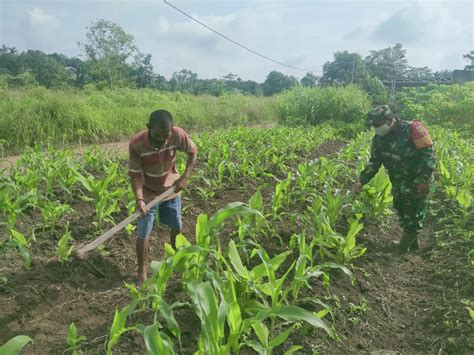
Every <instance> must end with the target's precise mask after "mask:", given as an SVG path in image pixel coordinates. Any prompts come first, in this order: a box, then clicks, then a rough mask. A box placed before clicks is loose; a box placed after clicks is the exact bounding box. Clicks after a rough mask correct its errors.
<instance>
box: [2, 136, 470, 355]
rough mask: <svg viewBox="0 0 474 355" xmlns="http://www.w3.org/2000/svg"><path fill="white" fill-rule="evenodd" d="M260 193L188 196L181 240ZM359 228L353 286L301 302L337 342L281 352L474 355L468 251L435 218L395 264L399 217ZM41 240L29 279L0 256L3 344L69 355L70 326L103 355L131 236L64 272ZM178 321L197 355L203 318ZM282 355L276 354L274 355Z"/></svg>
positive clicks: (76, 223) (155, 246) (78, 224)
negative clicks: (203, 218) (360, 249)
mask: <svg viewBox="0 0 474 355" xmlns="http://www.w3.org/2000/svg"><path fill="white" fill-rule="evenodd" d="M344 144H345V142H344V141H340V140H334V141H330V142H326V143H324V144H322V145H321V146H320V147H319V148H317V149H316V150H315V151H314V152H313V153H312V154H311V155H310V156H309V157H308V159H316V158H318V157H321V156H328V155H331V154H335V153H336V152H337V151H338V150H339V149H340V148H341V147H342V146H343V145H344ZM258 188H260V189H261V190H262V193H263V195H264V199H265V200H266V201H268V200H269V199H271V194H272V192H273V189H272V188H270V187H265V186H257V185H256V184H255V183H252V182H250V181H243V182H242V184H241V186H233V187H226V188H225V189H223V190H222V191H219V192H218V193H216V194H215V196H214V197H212V198H211V199H209V200H208V201H204V200H202V199H201V198H200V197H199V196H198V195H197V193H195V192H194V190H191V192H186V193H185V194H184V196H183V198H184V203H183V204H184V206H185V209H184V212H183V218H184V219H183V221H184V228H183V229H184V230H183V234H184V235H185V236H187V237H188V238H189V239H191V240H192V239H193V238H194V237H193V236H194V232H195V231H194V229H195V220H196V217H197V216H198V215H199V214H200V213H203V212H204V213H208V214H211V213H212V212H214V211H216V210H217V209H219V208H221V207H223V206H225V205H226V204H227V203H229V202H234V201H243V202H246V201H248V199H249V197H250V196H251V195H252V194H253V193H254V192H255V191H256V190H257V189H258ZM73 207H74V209H75V211H76V212H77V213H76V214H74V215H72V216H71V219H70V228H71V229H72V234H73V237H74V239H75V243H76V244H77V243H82V242H84V241H86V240H90V239H91V238H92V234H91V230H93V228H94V227H93V226H91V225H88V224H84V221H90V220H91V217H90V216H91V214H92V213H93V211H92V210H91V209H90V208H89V207H88V206H87V204H86V203H85V202H82V201H77V202H76V203H75V204H74V205H73ZM35 213H36V212H35V211H30V213H29V214H28V218H26V219H23V220H21V223H22V224H23V225H21V224H20V227H19V229H20V230H22V229H23V230H24V231H26V230H28V227H29V226H31V225H32V224H34V225H36V224H38V223H39V221H40V220H39V218H38V216H37V215H36V214H35ZM120 217H124V216H118V219H120ZM364 223H365V224H366V226H365V228H364V230H363V231H362V232H361V234H360V235H359V238H358V239H359V241H360V242H362V243H363V244H364V245H365V246H366V247H367V252H366V254H365V255H364V256H362V257H361V258H359V259H357V260H356V261H355V262H354V268H353V272H354V276H355V282H354V284H353V285H352V284H351V281H350V279H349V278H348V277H347V276H346V275H343V274H342V273H340V272H333V273H331V274H330V277H331V282H330V287H329V290H326V289H324V287H323V285H322V283H321V281H319V280H315V281H313V289H312V291H305V293H304V295H305V296H311V297H314V296H318V297H319V299H320V300H321V301H322V302H325V303H326V304H328V305H330V306H331V307H332V312H331V314H330V315H327V316H326V318H325V319H326V321H327V322H328V323H330V324H332V326H333V328H334V329H335V331H336V334H337V340H333V339H329V338H328V337H327V336H326V335H325V334H324V333H323V331H320V330H313V329H310V328H307V327H302V328H300V329H299V331H297V332H295V333H294V334H293V335H292V336H291V337H290V341H289V342H288V343H287V344H285V349H286V348H289V346H291V343H293V344H295V345H302V346H303V348H302V349H301V350H300V351H299V352H298V353H308V354H313V353H321V354H328V353H330V354H353V353H370V354H414V353H417V354H441V353H450V354H468V353H474V343H473V340H472V338H473V337H472V336H470V335H472V325H469V323H467V322H465V321H461V320H462V319H466V312H467V310H466V305H464V304H462V303H461V302H460V300H462V299H468V298H469V297H472V295H473V294H474V290H473V285H474V283H473V282H471V283H469V282H467V281H468V280H471V281H472V275H469V274H468V270H467V268H466V265H467V260H466V255H467V251H466V250H464V249H459V248H449V247H443V248H441V247H439V246H438V244H439V243H436V237H435V235H436V234H437V232H438V230H439V229H440V228H441V226H439V225H438V224H437V220H436V219H434V218H432V219H431V220H428V221H427V228H426V230H425V231H424V233H423V236H422V246H421V249H420V250H418V251H415V252H411V253H410V254H409V255H407V256H406V257H405V258H401V259H398V258H395V257H393V251H394V250H395V245H394V244H393V243H392V241H393V240H397V239H398V238H399V235H400V229H399V227H398V223H397V220H396V217H395V216H394V215H393V216H391V217H390V218H388V219H386V221H385V223H383V224H380V223H375V222H370V221H364ZM292 227H293V226H282V227H281V231H280V232H281V236H282V238H283V239H284V240H287V239H288V238H289V236H290V235H291V230H292V229H293V228H292ZM58 229H60V227H58ZM225 231H226V229H224V232H223V233H222V235H223V236H224V237H225V236H226V233H225ZM3 234H4V233H3ZM167 234H168V232H167V231H166V229H165V228H163V227H161V226H160V227H158V228H155V229H154V231H153V232H152V236H151V240H152V243H151V244H152V248H151V252H150V260H162V259H163V258H164V253H163V245H164V242H166V241H167V240H168V237H167ZM46 235H47V236H48V239H46V240H45V236H46ZM46 235H45V236H43V235H42V231H38V232H37V239H38V241H41V242H38V243H33V246H32V250H31V254H32V257H33V265H32V267H31V269H30V270H29V271H26V270H25V269H24V267H23V264H22V260H21V258H20V256H19V254H18V253H17V251H16V250H14V249H12V248H9V247H8V248H5V249H4V250H0V253H1V254H2V260H1V261H0V274H1V275H5V276H6V277H7V278H8V281H7V282H6V283H3V284H0V310H1V312H0V344H2V343H4V342H5V341H7V340H8V339H10V338H12V337H14V336H16V335H19V334H24V335H29V336H30V337H32V338H34V344H32V345H28V346H27V347H25V348H24V353H25V354H42V353H53V354H61V353H63V352H64V351H65V350H66V349H67V344H66V337H67V331H68V326H69V324H71V323H72V322H74V323H75V325H76V326H77V329H78V334H79V335H85V336H86V337H87V340H86V341H85V342H84V343H83V345H82V347H81V349H82V350H84V351H86V352H87V353H91V354H96V353H105V351H106V341H107V335H108V331H109V328H110V325H111V323H112V320H113V317H114V312H115V309H116V308H117V307H119V308H120V307H123V306H125V305H126V304H128V303H129V302H130V298H129V291H128V290H127V288H126V287H124V282H129V283H133V282H135V280H136V276H135V270H136V262H135V249H134V244H135V242H134V237H133V236H128V235H127V234H126V232H124V231H122V232H120V233H118V234H117V235H116V236H115V237H114V238H112V239H111V240H109V242H107V243H106V245H105V247H104V248H103V249H102V250H101V251H98V250H96V251H93V252H91V253H90V254H89V255H88V257H87V258H86V259H85V260H79V259H75V258H73V259H72V260H71V261H70V262H67V263H65V264H61V263H59V262H58V261H57V259H56V258H55V256H54V253H55V246H56V243H57V241H58V239H59V235H58V233H51V232H50V231H46ZM453 237H454V238H455V236H453ZM275 243H276V242H275V241H274V240H273V241H266V242H265V248H266V249H267V250H268V251H269V253H271V252H272V251H275V252H276V251H278V250H280V251H281V249H280V248H279V246H277V245H276V244H275ZM166 295H167V298H168V299H169V300H170V302H169V303H173V302H174V301H177V300H179V301H182V302H186V301H187V299H186V297H185V294H184V292H183V290H182V289H181V283H180V282H179V280H178V279H177V278H173V279H172V280H171V281H170V283H169V285H168V288H167V293H166ZM302 305H304V307H305V308H307V309H313V310H319V309H320V308H321V307H320V306H315V305H314V304H312V303H304V304H302ZM174 312H175V316H176V318H177V320H178V323H179V325H180V327H181V330H182V339H183V349H184V353H186V354H187V353H193V352H194V351H195V350H196V349H195V345H194V344H196V342H197V337H198V334H199V328H200V322H199V319H198V318H197V317H196V315H194V314H193V312H189V309H188V308H187V307H186V306H183V307H179V308H177V309H175V310H174ZM150 317H151V312H146V311H142V312H137V313H136V314H134V315H133V320H134V321H140V322H142V323H143V324H150V321H151V318H150ZM147 321H148V322H147ZM283 350H284V349H283V347H281V348H279V349H277V351H275V353H282V352H283ZM114 352H115V353H127V354H128V353H145V346H144V342H143V338H142V337H141V336H140V335H138V334H136V333H134V332H129V333H126V334H125V335H123V337H122V338H121V340H120V343H119V344H118V345H117V346H116V347H115V348H114ZM247 353H250V352H247Z"/></svg>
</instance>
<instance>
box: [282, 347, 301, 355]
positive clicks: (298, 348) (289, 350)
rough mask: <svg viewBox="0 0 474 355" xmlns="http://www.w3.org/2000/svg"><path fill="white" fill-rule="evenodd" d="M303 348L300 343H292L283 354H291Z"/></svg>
mask: <svg viewBox="0 0 474 355" xmlns="http://www.w3.org/2000/svg"><path fill="white" fill-rule="evenodd" d="M301 349H303V347H302V346H301V345H293V346H292V347H291V348H289V349H288V350H287V351H285V353H284V354H283V355H293V354H294V353H295V352H297V351H298V350H301Z"/></svg>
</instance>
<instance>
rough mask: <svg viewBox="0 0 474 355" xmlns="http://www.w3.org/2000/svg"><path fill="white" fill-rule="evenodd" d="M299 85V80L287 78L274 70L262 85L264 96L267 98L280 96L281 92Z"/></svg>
mask: <svg viewBox="0 0 474 355" xmlns="http://www.w3.org/2000/svg"><path fill="white" fill-rule="evenodd" d="M297 84H298V80H296V79H295V78H294V77H292V76H287V75H285V74H283V73H280V72H278V71H275V70H274V71H272V72H270V73H269V74H268V75H267V78H266V79H265V81H264V82H263V84H262V89H263V94H264V95H265V96H271V95H273V94H278V93H279V92H282V91H285V90H288V89H290V88H292V87H293V86H296V85H297Z"/></svg>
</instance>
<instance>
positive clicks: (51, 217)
mask: <svg viewBox="0 0 474 355" xmlns="http://www.w3.org/2000/svg"><path fill="white" fill-rule="evenodd" d="M72 211H73V210H72V208H71V207H70V206H69V205H68V204H62V203H60V202H59V201H48V202H46V204H45V205H44V206H43V208H42V209H41V217H42V219H43V233H44V231H45V230H46V228H51V232H54V229H55V228H56V224H57V222H58V220H59V218H61V217H62V216H63V215H66V214H68V213H71V212H72Z"/></svg>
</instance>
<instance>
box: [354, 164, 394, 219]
mask: <svg viewBox="0 0 474 355" xmlns="http://www.w3.org/2000/svg"><path fill="white" fill-rule="evenodd" d="M391 186H392V184H391V183H390V179H389V177H388V175H387V174H386V173H385V172H383V171H379V172H378V173H377V175H375V177H374V178H373V179H372V180H371V181H370V183H369V184H367V185H365V186H364V188H363V191H362V192H361V194H360V198H359V199H358V200H356V201H355V202H354V205H353V211H354V213H356V214H357V213H362V214H363V215H364V216H366V217H367V218H370V219H375V220H377V219H379V218H381V217H382V216H384V215H386V214H387V213H389V207H390V206H391V204H392V201H393V197H392V195H391V193H390V190H391Z"/></svg>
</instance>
